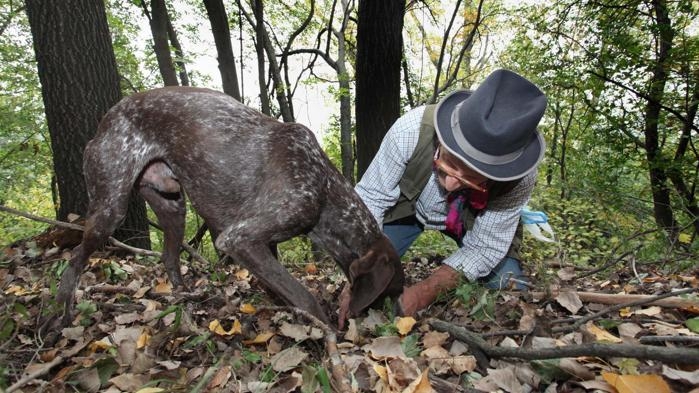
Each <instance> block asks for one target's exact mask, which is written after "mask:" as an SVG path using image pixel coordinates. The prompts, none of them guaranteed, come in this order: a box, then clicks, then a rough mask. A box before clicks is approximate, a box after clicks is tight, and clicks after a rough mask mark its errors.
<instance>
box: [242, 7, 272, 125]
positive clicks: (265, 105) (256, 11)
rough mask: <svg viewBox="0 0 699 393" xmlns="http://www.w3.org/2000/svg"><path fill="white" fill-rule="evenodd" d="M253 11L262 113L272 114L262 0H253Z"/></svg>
mask: <svg viewBox="0 0 699 393" xmlns="http://www.w3.org/2000/svg"><path fill="white" fill-rule="evenodd" d="M239 4H240V3H239ZM241 9H242V8H241ZM252 11H253V15H254V16H255V18H254V19H255V50H256V52H257V81H258V83H259V85H260V108H261V111H262V113H264V114H266V115H269V116H271V115H272V108H271V107H270V104H269V95H268V94H267V82H266V77H267V72H265V33H264V28H265V26H264V5H263V4H262V0H253V10H252Z"/></svg>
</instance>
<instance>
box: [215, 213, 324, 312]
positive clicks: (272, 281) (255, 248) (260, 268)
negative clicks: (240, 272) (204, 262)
mask: <svg viewBox="0 0 699 393" xmlns="http://www.w3.org/2000/svg"><path fill="white" fill-rule="evenodd" d="M216 247H217V248H218V249H219V250H221V251H223V252H225V253H226V254H228V255H230V256H232V257H233V258H234V260H235V261H236V262H240V263H241V264H242V265H243V266H245V267H246V268H248V269H249V270H250V271H251V272H252V273H253V274H254V275H255V277H257V279H258V280H260V281H262V283H263V284H264V286H265V287H266V288H268V289H269V290H271V291H272V292H274V293H275V294H276V295H277V296H279V297H280V298H282V300H283V301H284V302H286V303H287V304H290V305H293V306H296V307H299V308H301V309H303V310H306V311H308V312H310V313H311V314H313V315H314V316H316V317H317V318H318V319H320V320H321V321H323V322H325V323H326V324H329V322H330V321H329V319H328V316H327V315H326V314H325V312H324V311H323V309H322V307H321V306H320V304H318V301H317V300H316V299H315V298H314V297H313V295H311V293H310V292H308V290H307V289H306V288H305V287H304V286H303V285H302V284H301V283H300V282H299V281H298V280H296V279H295V278H294V277H293V276H292V275H291V274H289V272H288V271H287V270H286V269H285V268H284V266H282V265H281V264H280V263H279V261H277V260H276V259H275V258H274V256H273V255H272V252H271V250H270V248H269V245H268V243H267V242H263V241H261V240H257V236H255V235H253V234H251V233H250V232H248V231H247V230H246V229H245V228H244V227H242V226H240V225H236V226H235V229H233V228H231V227H229V228H228V229H227V230H225V231H224V232H223V233H222V234H221V235H220V236H218V238H217V239H216Z"/></svg>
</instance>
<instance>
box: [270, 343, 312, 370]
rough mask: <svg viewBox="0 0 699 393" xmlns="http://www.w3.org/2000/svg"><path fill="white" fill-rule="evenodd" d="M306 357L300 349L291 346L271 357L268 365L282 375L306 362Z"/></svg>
mask: <svg viewBox="0 0 699 393" xmlns="http://www.w3.org/2000/svg"><path fill="white" fill-rule="evenodd" d="M307 357H308V354H307V353H306V352H304V351H302V350H301V348H299V347H297V346H293V347H290V348H287V349H285V350H283V351H281V352H279V353H278V354H276V355H274V356H272V358H271V359H270V363H271V364H272V369H274V371H276V372H280V373H282V372H284V371H289V370H291V369H293V368H296V367H297V366H298V365H299V364H301V362H303V361H304V360H306V358H307Z"/></svg>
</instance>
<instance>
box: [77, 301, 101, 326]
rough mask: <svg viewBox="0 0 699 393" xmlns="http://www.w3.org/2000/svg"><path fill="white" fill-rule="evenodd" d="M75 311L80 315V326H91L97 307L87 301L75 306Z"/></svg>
mask: <svg viewBox="0 0 699 393" xmlns="http://www.w3.org/2000/svg"><path fill="white" fill-rule="evenodd" d="M75 309H76V310H77V311H78V313H79V314H80V325H82V326H90V325H92V316H93V315H94V313H96V312H97V306H96V305H95V304H94V303H92V302H89V301H82V302H80V303H78V304H76V305H75Z"/></svg>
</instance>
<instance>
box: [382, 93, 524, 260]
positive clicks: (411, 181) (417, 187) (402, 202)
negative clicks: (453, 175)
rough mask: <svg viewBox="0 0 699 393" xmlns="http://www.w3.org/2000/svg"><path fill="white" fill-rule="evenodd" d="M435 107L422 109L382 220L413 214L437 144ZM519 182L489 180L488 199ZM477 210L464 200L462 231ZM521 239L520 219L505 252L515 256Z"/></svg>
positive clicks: (392, 219)
mask: <svg viewBox="0 0 699 393" xmlns="http://www.w3.org/2000/svg"><path fill="white" fill-rule="evenodd" d="M435 108H436V105H428V106H426V107H425V113H424V114H423V116H422V120H421V122H420V135H419V137H418V140H417V146H416V147H415V151H413V154H412V155H411V156H410V159H409V160H408V164H407V166H406V168H405V173H404V174H403V177H402V178H401V181H400V183H398V186H399V188H400V197H399V198H398V202H396V205H395V206H394V207H393V208H391V209H389V210H388V211H387V212H386V214H385V215H384V223H385V224H387V223H390V222H393V221H396V220H400V219H401V218H405V217H410V216H413V215H415V204H416V203H417V200H418V198H419V197H420V193H422V190H423V189H424V188H425V185H427V181H428V180H429V179H430V176H431V175H432V157H433V156H434V151H435V149H436V147H437V133H436V130H435V128H434V110H435ZM519 182H520V180H513V181H509V182H494V183H492V184H491V185H490V188H489V189H488V203H490V202H491V201H492V200H494V199H495V198H497V197H499V196H501V195H504V194H506V193H508V192H509V191H511V190H512V189H513V188H514V187H515V186H516V185H517V184H519ZM486 209H487V207H486ZM480 213H481V211H478V210H474V209H472V208H469V205H468V204H466V206H465V207H464V210H463V213H462V214H461V216H462V220H463V222H464V228H465V230H466V231H469V230H470V229H471V228H472V227H473V224H474V222H475V220H476V217H477V216H478V215H479V214H480ZM521 243H522V225H521V223H520V224H519V225H518V226H517V231H516V232H515V236H514V239H513V240H512V244H511V245H510V249H509V251H508V252H507V256H508V257H511V258H515V259H517V260H519V259H520V258H519V253H518V250H519V246H520V244H521Z"/></svg>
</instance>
